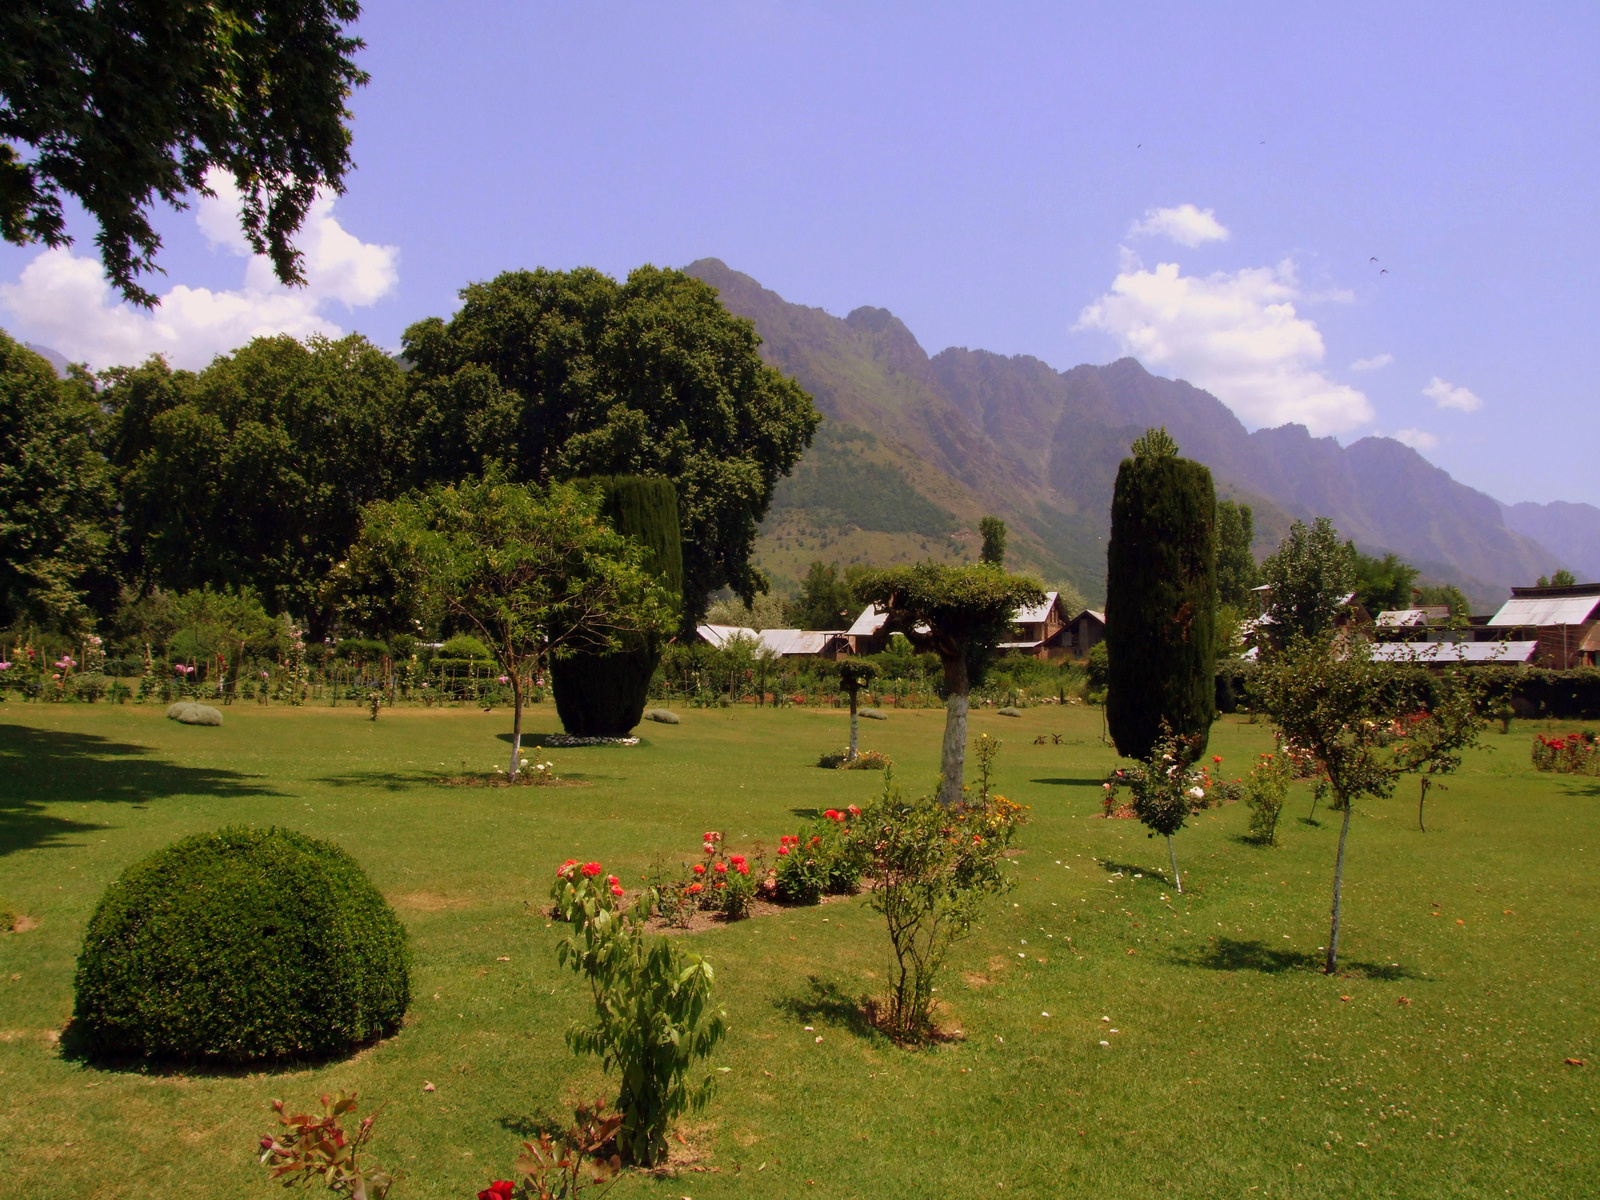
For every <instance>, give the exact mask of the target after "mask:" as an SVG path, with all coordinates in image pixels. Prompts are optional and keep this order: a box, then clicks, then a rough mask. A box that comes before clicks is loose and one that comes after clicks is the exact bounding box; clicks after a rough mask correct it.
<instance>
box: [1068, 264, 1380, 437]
mask: <svg viewBox="0 0 1600 1200" xmlns="http://www.w3.org/2000/svg"><path fill="white" fill-rule="evenodd" d="M1302 299H1306V297H1305V296H1304V294H1303V293H1302V292H1301V289H1300V286H1299V282H1298V280H1297V279H1296V278H1295V270H1294V263H1293V262H1291V261H1289V260H1285V261H1284V262H1282V263H1279V264H1278V265H1277V266H1276V267H1247V268H1245V269H1244V270H1241V271H1234V272H1226V271H1219V272H1217V273H1215V274H1212V275H1208V276H1205V277H1204V278H1202V277H1200V276H1197V275H1185V274H1183V272H1182V268H1180V267H1179V265H1178V264H1177V263H1161V264H1159V265H1158V266H1157V267H1156V268H1155V270H1153V271H1151V270H1146V269H1145V268H1144V267H1143V266H1142V265H1141V264H1140V263H1139V262H1138V261H1137V260H1136V259H1133V258H1131V256H1128V255H1126V254H1124V257H1123V263H1122V269H1121V271H1120V272H1119V273H1118V275H1117V277H1116V278H1115V279H1114V280H1113V281H1112V284H1111V290H1110V291H1109V292H1107V293H1106V294H1105V295H1104V296H1101V297H1100V299H1098V300H1096V301H1095V302H1094V303H1093V304H1091V305H1089V306H1088V307H1087V308H1085V309H1084V310H1083V312H1082V314H1081V315H1080V316H1079V319H1078V326H1077V327H1078V328H1079V329H1098V330H1102V331H1104V332H1106V333H1109V334H1111V335H1112V336H1113V337H1115V338H1116V339H1117V341H1118V342H1119V343H1120V344H1121V346H1122V349H1123V352H1124V353H1127V354H1131V355H1133V356H1134V357H1136V358H1138V359H1139V360H1140V361H1141V362H1143V363H1144V364H1145V365H1146V366H1147V367H1152V368H1157V369H1162V370H1165V371H1169V372H1171V373H1173V374H1176V375H1179V376H1181V377H1183V378H1185V379H1188V380H1189V381H1190V382H1191V383H1193V384H1195V385H1196V386H1197V387H1202V388H1205V389H1206V390H1207V391H1209V392H1211V393H1213V394H1214V395H1215V396H1216V397H1217V398H1218V399H1219V400H1221V401H1222V402H1223V403H1224V404H1226V405H1227V406H1228V407H1229V408H1231V409H1233V411H1234V412H1235V413H1236V414H1237V415H1238V416H1239V418H1240V419H1241V420H1242V421H1244V422H1245V423H1246V424H1247V425H1252V426H1263V425H1282V424H1286V423H1288V422H1291V421H1298V422H1300V423H1302V424H1304V425H1305V426H1307V427H1308V428H1309V429H1310V430H1311V432H1312V433H1313V434H1316V435H1317V436H1322V435H1325V434H1330V433H1343V432H1345V431H1347V430H1350V429H1354V428H1356V427H1357V426H1359V425H1363V424H1365V423H1366V422H1368V421H1370V420H1372V418H1373V411H1372V405H1371V404H1370V403H1368V401H1367V398H1366V396H1365V395H1363V394H1362V393H1361V392H1359V391H1357V390H1356V389H1355V388H1352V387H1349V386H1348V385H1346V384H1342V383H1338V382H1336V381H1335V380H1332V379H1329V378H1328V377H1327V376H1326V375H1324V374H1322V372H1321V371H1320V370H1319V369H1318V367H1319V365H1320V364H1321V362H1322V360H1323V357H1324V355H1325V353H1326V351H1325V348H1324V346H1323V343H1322V334H1321V333H1320V332H1319V331H1318V330H1317V326H1316V324H1315V323H1314V322H1312V321H1309V320H1307V319H1306V318H1305V317H1302V316H1300V315H1298V314H1297V313H1296V312H1295V307H1294V301H1295V300H1302Z"/></svg>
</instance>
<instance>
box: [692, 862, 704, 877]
mask: <svg viewBox="0 0 1600 1200" xmlns="http://www.w3.org/2000/svg"><path fill="white" fill-rule="evenodd" d="M694 873H695V874H696V875H704V874H705V873H706V865H705V863H695V865H694Z"/></svg>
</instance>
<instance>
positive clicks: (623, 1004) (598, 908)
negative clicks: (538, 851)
mask: <svg viewBox="0 0 1600 1200" xmlns="http://www.w3.org/2000/svg"><path fill="white" fill-rule="evenodd" d="M602 871H603V868H602V867H601V866H600V864H599V863H587V864H584V865H582V866H580V865H579V864H578V862H577V860H576V859H572V860H569V861H567V862H566V863H563V864H562V866H561V867H560V869H559V870H558V871H557V873H556V883H555V888H554V892H553V895H554V899H555V903H556V909H557V911H558V912H559V913H560V915H561V916H562V917H563V918H564V919H565V920H567V921H569V922H571V924H572V926H573V932H572V934H571V935H570V936H568V937H567V938H565V939H564V940H563V941H562V942H561V945H560V946H559V947H558V949H557V956H558V959H559V961H560V962H561V964H562V965H563V966H567V967H571V968H572V970H573V971H575V972H577V973H578V974H581V975H583V976H584V977H585V978H586V979H587V980H588V981H589V990H590V993H591V995H592V997H593V1000H594V1020H593V1022H592V1023H591V1024H589V1025H584V1026H577V1027H575V1028H573V1029H571V1030H570V1031H568V1033H567V1044H568V1045H570V1046H571V1047H572V1049H573V1050H574V1051H575V1052H577V1053H580V1054H581V1053H587V1054H598V1055H600V1057H601V1062H602V1064H603V1066H604V1068H605V1069H606V1070H607V1071H610V1070H611V1069H612V1068H615V1069H616V1070H617V1073H618V1074H619V1075H620V1076H621V1079H622V1093H621V1095H620V1096H619V1097H618V1099H617V1103H616V1109H617V1111H618V1112H619V1113H620V1114H621V1115H622V1122H621V1127H620V1128H619V1129H618V1131H617V1147H618V1149H619V1150H620V1151H621V1152H622V1154H623V1156H624V1157H625V1158H627V1159H628V1160H629V1161H630V1162H634V1163H638V1164H640V1165H642V1166H650V1165H652V1164H653V1163H655V1162H656V1161H657V1160H658V1159H660V1158H661V1157H663V1156H664V1155H665V1153H666V1149H667V1130H668V1128H670V1126H671V1124H672V1122H673V1121H674V1120H676V1119H677V1118H678V1117H679V1116H680V1115H681V1114H683V1113H684V1112H688V1111H691V1110H698V1109H700V1108H703V1107H704V1106H705V1104H706V1102H707V1101H708V1100H709V1099H710V1096H711V1076H710V1074H709V1073H708V1074H707V1075H705V1076H704V1077H703V1078H702V1079H701V1080H700V1081H699V1082H698V1083H695V1084H692V1085H691V1084H690V1082H689V1080H688V1075H689V1071H690V1069H691V1068H692V1067H693V1065H694V1063H695V1060H697V1059H704V1058H706V1057H707V1056H709V1055H710V1053H711V1051H712V1050H713V1049H715V1048H716V1045H717V1043H718V1042H720V1041H721V1040H722V1038H723V1035H724V1034H725V1033H726V1032H727V1026H726V1025H725V1023H724V1016H723V1013H722V1010H721V1009H715V1008H713V1007H712V1006H711V985H712V980H713V976H712V971H711V964H710V963H708V962H706V961H705V959H703V958H701V957H700V956H699V955H698V954H690V953H688V952H687V951H683V950H679V949H678V948H677V947H675V946H673V945H672V944H671V943H670V942H668V940H667V939H666V938H651V939H647V938H646V937H645V935H644V928H645V922H646V921H647V920H648V919H649V917H650V914H651V912H652V911H653V910H654V909H655V907H656V903H657V899H658V897H657V896H656V895H655V892H654V890H653V889H652V890H650V891H646V892H645V893H644V894H643V895H641V896H640V897H639V898H638V899H637V900H636V901H635V902H634V903H633V905H632V906H631V907H630V908H628V909H621V908H619V907H618V905H619V901H620V899H621V895H622V887H621V885H620V884H619V883H618V882H617V881H616V877H615V876H606V877H605V881H604V882H601V876H602Z"/></svg>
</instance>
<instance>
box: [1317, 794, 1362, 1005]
mask: <svg viewBox="0 0 1600 1200" xmlns="http://www.w3.org/2000/svg"><path fill="white" fill-rule="evenodd" d="M1354 808H1355V805H1354V804H1352V803H1351V802H1350V801H1349V800H1348V799H1346V800H1345V802H1344V823H1343V824H1342V825H1340V826H1339V856H1338V858H1336V859H1335V860H1334V866H1333V927H1332V928H1331V929H1330V930H1329V931H1328V958H1327V961H1326V962H1325V963H1324V964H1323V966H1322V973H1323V974H1324V975H1332V974H1333V973H1334V972H1335V971H1337V970H1338V969H1339V901H1340V899H1341V897H1342V896H1343V894H1344V842H1345V838H1347V837H1349V836H1350V812H1351V810H1352V809H1354Z"/></svg>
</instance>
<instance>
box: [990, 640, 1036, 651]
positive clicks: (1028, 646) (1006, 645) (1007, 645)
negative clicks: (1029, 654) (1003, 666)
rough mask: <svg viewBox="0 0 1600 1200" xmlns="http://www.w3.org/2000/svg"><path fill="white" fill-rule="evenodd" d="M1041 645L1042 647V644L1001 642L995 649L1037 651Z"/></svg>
mask: <svg viewBox="0 0 1600 1200" xmlns="http://www.w3.org/2000/svg"><path fill="white" fill-rule="evenodd" d="M1042 645H1044V643H1043V642H1001V643H1000V644H999V645H998V646H997V647H996V649H998V650H1037V649H1038V648H1039V647H1040V646H1042Z"/></svg>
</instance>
